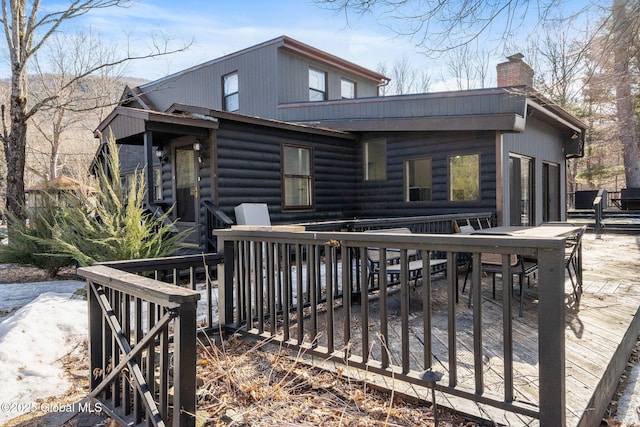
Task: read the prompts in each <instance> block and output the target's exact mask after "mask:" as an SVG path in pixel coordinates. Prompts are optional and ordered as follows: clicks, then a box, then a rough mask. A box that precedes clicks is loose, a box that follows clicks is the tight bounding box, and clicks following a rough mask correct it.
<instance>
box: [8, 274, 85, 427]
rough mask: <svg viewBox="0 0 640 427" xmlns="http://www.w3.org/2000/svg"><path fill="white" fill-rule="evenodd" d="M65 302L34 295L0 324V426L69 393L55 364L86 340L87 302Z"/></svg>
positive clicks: (50, 295)
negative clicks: (43, 401) (39, 402)
mask: <svg viewBox="0 0 640 427" xmlns="http://www.w3.org/2000/svg"><path fill="white" fill-rule="evenodd" d="M80 283H81V282H80ZM76 286H77V284H76ZM5 291H6V288H5V287H4V285H3V286H2V292H0V296H1V297H2V299H0V300H4V297H6V296H7V294H8V292H5ZM71 296H72V294H70V293H63V294H60V293H52V292H46V293H43V294H40V295H39V296H35V297H34V298H33V300H32V301H31V302H29V303H28V304H27V305H25V306H24V307H22V308H21V309H19V310H18V311H16V312H15V313H13V314H12V315H11V316H9V317H7V318H5V319H4V320H3V321H2V322H1V323H0V372H2V375H1V376H0V390H2V394H1V396H0V409H1V410H0V424H3V423H4V422H6V421H8V420H10V419H11V418H15V417H17V416H19V415H21V414H23V413H25V412H29V411H30V410H32V409H33V408H36V406H35V405H37V402H36V400H37V399H40V398H47V397H55V396H60V395H61V394H63V393H64V392H65V391H67V390H68V389H69V388H70V383H69V381H68V380H67V379H66V378H65V377H64V371H63V369H62V364H61V361H60V359H61V358H62V357H63V356H65V355H66V354H68V353H69V352H70V351H71V350H73V349H74V348H75V347H76V346H77V345H78V344H79V343H81V342H82V341H83V340H85V339H86V337H87V302H86V301H84V300H75V299H71Z"/></svg>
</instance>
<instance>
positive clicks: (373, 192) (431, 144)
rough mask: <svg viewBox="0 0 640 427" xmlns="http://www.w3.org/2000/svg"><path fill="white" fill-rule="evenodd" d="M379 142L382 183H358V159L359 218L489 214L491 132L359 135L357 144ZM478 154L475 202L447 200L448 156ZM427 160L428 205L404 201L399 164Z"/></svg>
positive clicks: (493, 202)
mask: <svg viewBox="0 0 640 427" xmlns="http://www.w3.org/2000/svg"><path fill="white" fill-rule="evenodd" d="M379 138H383V139H386V141H387V179H386V180H381V181H364V180H363V161H362V155H360V157H359V181H360V186H361V191H360V194H361V196H360V202H361V206H362V211H361V214H360V216H361V217H369V218H372V217H392V216H413V215H440V214H451V213H464V212H479V211H495V209H496V165H495V132H465V133H460V132H401V133H400V132H399V133H386V134H377V133H371V134H365V135H363V137H362V142H366V141H367V140H374V139H379ZM464 154H479V155H480V200H478V201H468V202H450V201H449V197H448V194H449V193H448V192H449V185H448V162H449V157H450V156H455V155H464ZM427 157H429V158H431V162H432V164H431V167H432V201H430V202H407V201H405V200H404V162H405V161H406V160H410V159H422V158H427Z"/></svg>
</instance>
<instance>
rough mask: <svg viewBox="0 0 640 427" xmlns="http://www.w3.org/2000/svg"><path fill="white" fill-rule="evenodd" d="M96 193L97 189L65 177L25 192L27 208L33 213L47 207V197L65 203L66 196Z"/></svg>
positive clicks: (53, 179)
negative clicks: (45, 197) (45, 198)
mask: <svg viewBox="0 0 640 427" xmlns="http://www.w3.org/2000/svg"><path fill="white" fill-rule="evenodd" d="M95 191H96V190H95V188H93V187H91V186H89V185H86V184H83V183H81V182H80V181H77V180H75V179H73V178H69V177H68V176H65V175H61V176H58V177H56V178H52V179H50V180H48V181H45V182H43V183H41V184H37V185H34V186H31V187H29V188H26V189H25V190H24V192H25V194H26V196H27V207H28V209H29V211H30V212H32V213H33V212H35V211H36V210H37V209H38V208H40V207H43V206H47V203H46V201H45V200H43V197H44V196H45V195H48V196H51V197H54V198H55V199H56V200H58V201H62V202H64V196H65V194H92V193H95Z"/></svg>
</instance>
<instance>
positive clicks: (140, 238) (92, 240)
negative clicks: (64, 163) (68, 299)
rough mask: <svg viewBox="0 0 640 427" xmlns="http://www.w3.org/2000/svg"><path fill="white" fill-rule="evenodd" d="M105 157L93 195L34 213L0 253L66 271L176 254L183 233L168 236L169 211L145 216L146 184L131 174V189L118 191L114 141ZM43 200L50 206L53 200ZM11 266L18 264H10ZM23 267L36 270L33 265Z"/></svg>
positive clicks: (69, 198)
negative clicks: (33, 218) (73, 267)
mask: <svg viewBox="0 0 640 427" xmlns="http://www.w3.org/2000/svg"><path fill="white" fill-rule="evenodd" d="M108 153H109V154H107V156H106V165H107V166H106V167H101V168H99V169H98V171H97V178H98V189H97V191H96V192H95V193H83V192H78V193H65V197H64V198H63V201H62V200H61V201H58V202H57V203H55V206H52V207H53V209H52V210H51V211H49V210H47V212H46V213H38V214H37V218H36V221H34V222H33V223H32V222H31V221H29V226H24V228H21V227H23V226H22V225H18V228H16V229H14V230H12V231H11V232H10V234H9V244H8V246H7V247H6V248H5V251H4V252H9V253H10V252H13V253H14V254H16V255H17V254H23V255H25V254H26V252H27V251H31V253H32V255H33V257H34V258H37V260H36V261H37V262H40V263H42V262H45V259H46V262H50V263H52V264H56V263H62V265H68V263H69V261H70V260H72V262H75V263H77V264H78V265H80V266H87V265H91V264H94V263H96V262H102V261H114V260H123V259H141V258H156V257H163V256H167V255H171V254H173V253H175V252H176V251H177V250H178V248H179V247H180V244H181V242H182V241H183V240H184V237H185V235H186V231H185V232H181V233H175V232H173V230H174V229H175V223H174V222H172V221H171V220H170V219H169V215H170V211H169V212H166V213H164V214H163V215H161V216H159V217H157V216H154V215H153V214H152V213H150V212H149V211H148V210H145V208H144V203H143V202H144V195H145V181H144V176H143V174H142V173H141V172H138V171H136V173H135V174H134V179H133V180H132V183H131V187H130V188H129V189H128V191H123V188H122V184H121V182H120V164H119V160H118V151H117V146H116V144H115V141H113V140H110V141H109V142H108ZM48 199H49V202H50V203H51V204H52V205H54V203H53V200H54V199H53V198H52V197H51V198H48ZM14 224H16V223H15V222H14ZM14 227H15V225H14ZM16 236H18V237H17V238H16ZM29 245H34V246H29ZM41 257H42V258H43V259H42V260H41V259H40V258H41ZM0 259H4V260H5V262H9V256H8V257H7V258H1V255H0ZM11 262H21V261H19V260H18V258H14V261H11ZM28 262H29V263H31V264H35V265H38V264H36V263H35V262H34V260H33V259H31V260H29V261H28Z"/></svg>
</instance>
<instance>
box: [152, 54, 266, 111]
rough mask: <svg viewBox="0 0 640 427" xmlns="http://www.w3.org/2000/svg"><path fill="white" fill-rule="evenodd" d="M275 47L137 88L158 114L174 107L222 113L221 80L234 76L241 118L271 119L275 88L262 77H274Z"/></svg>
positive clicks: (210, 64)
mask: <svg viewBox="0 0 640 427" xmlns="http://www.w3.org/2000/svg"><path fill="white" fill-rule="evenodd" d="M276 58H277V46H275V45H266V46H264V47H262V48H260V49H249V50H246V51H243V52H240V53H237V54H233V55H229V56H227V57H223V58H221V59H219V60H215V61H211V62H209V63H206V64H202V65H199V66H196V67H193V68H190V69H187V70H185V71H182V72H180V73H178V74H175V75H171V76H168V77H165V78H163V79H160V80H158V81H155V82H151V83H148V84H146V85H143V86H140V90H141V91H142V92H143V93H145V94H146V96H147V98H148V99H149V100H150V101H151V102H152V103H153V105H154V106H155V107H156V108H157V109H158V111H166V110H167V109H168V108H169V107H170V106H171V105H173V104H175V103H183V104H189V105H195V106H199V107H205V108H211V109H217V110H221V109H222V96H223V94H222V78H223V76H225V75H227V74H229V73H232V72H237V73H238V80H239V91H238V95H239V105H240V111H239V112H242V113H243V114H248V115H253V116H260V117H274V116H273V113H274V110H275V108H274V106H275V105H276V103H277V99H278V95H277V89H278V88H277V85H275V84H265V76H276V75H277V62H276Z"/></svg>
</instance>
